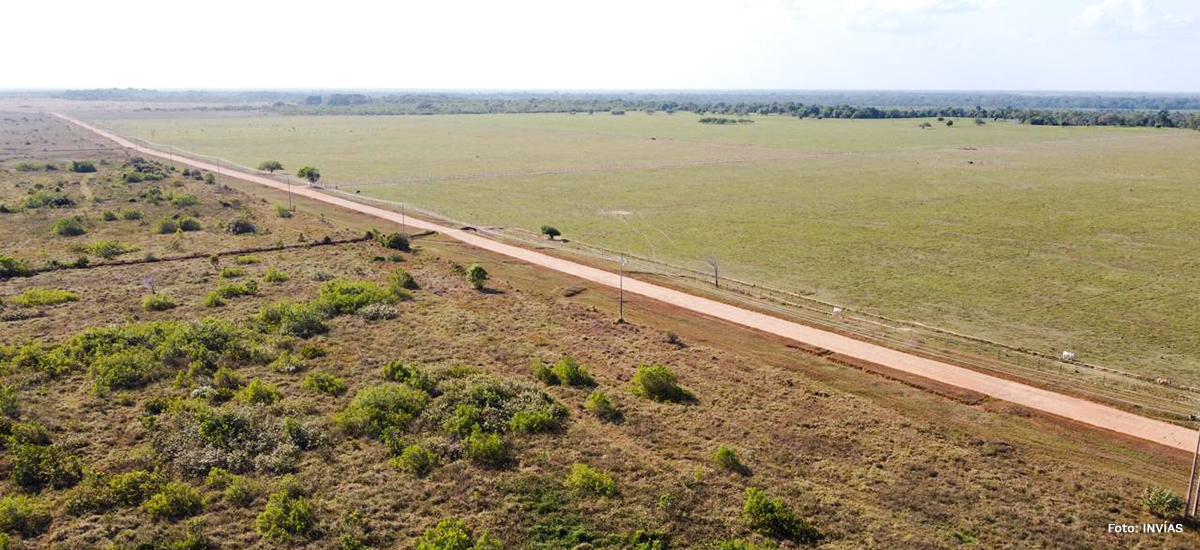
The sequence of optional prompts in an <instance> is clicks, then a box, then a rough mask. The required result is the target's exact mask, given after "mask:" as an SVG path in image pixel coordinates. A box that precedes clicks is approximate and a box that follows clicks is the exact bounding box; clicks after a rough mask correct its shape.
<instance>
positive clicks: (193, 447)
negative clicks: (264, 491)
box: [149, 400, 301, 476]
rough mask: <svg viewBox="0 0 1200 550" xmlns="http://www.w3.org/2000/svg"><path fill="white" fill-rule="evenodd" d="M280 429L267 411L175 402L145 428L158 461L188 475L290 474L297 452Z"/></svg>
mask: <svg viewBox="0 0 1200 550" xmlns="http://www.w3.org/2000/svg"><path fill="white" fill-rule="evenodd" d="M283 424H284V422H283V420H282V419H280V418H279V417H278V416H277V415H276V414H275V413H274V412H272V410H271V409H270V408H267V407H250V406H237V407H233V408H230V407H229V406H225V407H222V408H219V409H214V408H212V407H210V406H208V405H206V404H204V403H202V402H198V401H195V400H178V401H175V402H173V403H172V404H171V405H170V407H169V408H168V410H167V411H165V412H164V413H163V414H162V415H160V416H158V417H156V419H155V421H154V422H153V423H152V424H151V425H150V426H149V431H150V444H151V447H152V448H153V449H154V451H155V452H156V453H157V454H158V456H159V458H160V459H161V460H163V461H164V462H166V463H169V464H171V465H172V466H174V467H175V468H177V469H178V471H180V472H182V473H185V474H187V475H193V476H202V475H206V474H208V472H209V471H211V470H212V469H213V468H223V469H225V470H228V471H230V472H233V473H245V472H251V471H267V472H289V471H292V470H294V469H295V467H296V463H297V460H298V456H299V453H300V451H301V449H300V448H299V447H298V446H296V444H295V443H294V442H293V441H292V439H291V438H290V436H289V435H288V434H287V433H286V431H285V429H284V427H283Z"/></svg>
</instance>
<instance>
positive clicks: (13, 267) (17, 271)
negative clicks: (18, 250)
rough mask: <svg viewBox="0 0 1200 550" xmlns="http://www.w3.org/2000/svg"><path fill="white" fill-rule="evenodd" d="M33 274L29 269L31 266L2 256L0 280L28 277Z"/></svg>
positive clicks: (0, 257)
mask: <svg viewBox="0 0 1200 550" xmlns="http://www.w3.org/2000/svg"><path fill="white" fill-rule="evenodd" d="M32 274H33V272H32V271H31V270H30V269H29V265H28V264H26V263H25V262H24V261H21V260H18V259H16V258H13V257H12V256H5V255H4V254H0V279H11V278H13V277H28V276H30V275H32Z"/></svg>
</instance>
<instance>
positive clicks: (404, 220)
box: [400, 203, 408, 236]
mask: <svg viewBox="0 0 1200 550" xmlns="http://www.w3.org/2000/svg"><path fill="white" fill-rule="evenodd" d="M407 221H408V220H407V219H405V217H404V203H400V232H401V233H403V234H404V235H406V236H407V235H408V231H406V230H405V229H404V228H405V225H406V224H405V222H407Z"/></svg>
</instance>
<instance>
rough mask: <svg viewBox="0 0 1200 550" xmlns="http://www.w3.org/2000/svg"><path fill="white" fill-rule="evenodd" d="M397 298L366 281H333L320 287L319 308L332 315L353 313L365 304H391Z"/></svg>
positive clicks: (385, 289)
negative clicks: (320, 303)
mask: <svg viewBox="0 0 1200 550" xmlns="http://www.w3.org/2000/svg"><path fill="white" fill-rule="evenodd" d="M397 299H398V297H397V296H396V293H394V292H392V291H391V289H388V288H384V287H382V286H380V285H378V284H375V283H371V282H367V281H347V280H345V279H334V280H332V281H329V282H327V283H325V284H324V285H322V286H321V294H320V298H319V300H320V301H321V302H322V305H321V307H323V308H326V309H327V310H328V311H329V312H330V313H332V314H333V315H344V314H348V313H355V312H357V311H358V310H359V309H360V308H362V307H363V306H366V305H367V304H392V303H395V302H396V300H397Z"/></svg>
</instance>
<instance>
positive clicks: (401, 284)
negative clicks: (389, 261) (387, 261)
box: [388, 267, 421, 294]
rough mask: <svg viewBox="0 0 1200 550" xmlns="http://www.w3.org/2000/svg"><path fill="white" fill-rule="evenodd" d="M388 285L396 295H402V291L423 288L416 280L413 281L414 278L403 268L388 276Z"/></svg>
mask: <svg viewBox="0 0 1200 550" xmlns="http://www.w3.org/2000/svg"><path fill="white" fill-rule="evenodd" d="M388 284H389V286H391V288H392V291H394V292H396V294H401V293H402V292H401V291H404V290H417V289H419V288H421V286H420V285H418V284H417V281H416V279H413V276H412V275H411V274H409V272H408V271H407V270H405V269H404V268H403V267H401V268H397V269H396V270H395V271H393V272H392V274H391V275H389V276H388Z"/></svg>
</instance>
